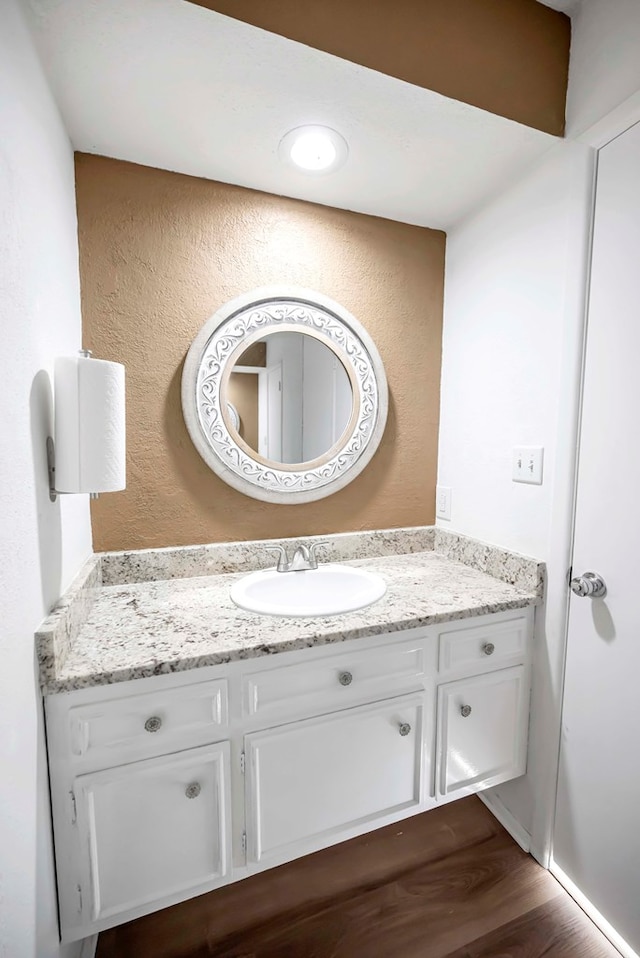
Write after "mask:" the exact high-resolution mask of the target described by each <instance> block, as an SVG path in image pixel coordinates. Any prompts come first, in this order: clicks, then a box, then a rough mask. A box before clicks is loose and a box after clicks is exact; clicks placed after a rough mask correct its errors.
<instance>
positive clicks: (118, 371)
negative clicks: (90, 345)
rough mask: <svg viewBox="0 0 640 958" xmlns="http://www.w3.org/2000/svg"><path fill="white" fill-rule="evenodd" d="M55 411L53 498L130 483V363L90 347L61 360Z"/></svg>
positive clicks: (50, 447) (50, 441)
mask: <svg viewBox="0 0 640 958" xmlns="http://www.w3.org/2000/svg"><path fill="white" fill-rule="evenodd" d="M54 413H55V415H54V419H55V426H54V430H53V432H54V436H55V438H54V436H47V470H48V474H49V499H50V500H51V502H55V501H56V499H57V498H58V496H59V495H65V494H69V493H71V494H72V493H88V494H89V496H90V497H91V498H92V499H97V498H98V496H99V495H100V493H102V492H117V491H119V490H121V489H124V488H126V463H125V454H126V448H125V447H126V442H125V438H126V428H125V390H124V366H123V365H122V364H121V363H113V362H106V361H104V360H100V359H93V358H92V354H91V351H90V350H88V349H81V350H80V351H79V353H78V355H77V356H74V357H60V358H58V359H56V361H55V372H54ZM58 486H59V487H60V488H58Z"/></svg>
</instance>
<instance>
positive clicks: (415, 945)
mask: <svg viewBox="0 0 640 958" xmlns="http://www.w3.org/2000/svg"><path fill="white" fill-rule="evenodd" d="M542 956H544V958H619V954H618V952H617V951H616V950H615V949H614V948H613V947H612V946H611V945H610V944H609V943H608V942H607V940H606V939H605V938H604V937H603V936H602V935H601V934H600V932H599V931H598V930H597V929H596V928H595V927H594V925H593V924H592V923H591V922H590V921H589V919H588V918H587V917H586V916H585V915H584V913H583V912H582V911H581V910H580V908H578V906H577V905H576V904H575V903H574V902H573V901H572V899H571V898H570V897H569V896H568V895H567V894H566V893H565V892H564V891H563V889H562V888H561V887H560V885H558V883H557V882H556V881H555V879H554V878H552V876H551V875H549V873H548V872H546V871H545V870H544V869H543V868H541V867H540V866H539V865H538V864H537V863H536V862H535V861H534V860H533V859H532V858H531V857H530V856H529V855H526V854H525V853H524V852H523V851H522V850H521V849H520V848H519V846H518V845H516V843H515V842H514V841H513V840H512V839H511V837H510V836H509V835H508V834H507V832H506V831H505V830H504V829H503V828H502V826H501V825H500V824H499V823H498V822H497V821H496V820H495V819H494V817H493V816H492V815H491V814H490V812H489V811H488V810H487V809H486V808H485V806H484V805H483V804H482V803H481V802H480V800H479V799H478V798H476V797H472V798H467V799H463V800H462V801H458V802H453V803H452V804H450V805H445V806H443V807H442V808H437V809H434V810H433V811H430V812H427V813H425V814H423V815H418V816H415V817H414V818H409V819H407V820H405V821H404V822H400V823H398V824H397V825H391V826H388V827H387V828H382V829H379V830H378V831H376V832H371V833H369V834H368V835H363V836H361V837H360V838H355V839H353V840H352V841H350V842H344V843H343V844H341V845H336V846H334V847H333V848H328V849H325V850H324V851H321V852H316V854H315V855H308V856H307V857H305V858H302V859H299V860H298V861H295V862H291V863H290V864H288V865H282V866H281V867H279V868H274V869H271V870H270V871H268V872H264V873H262V874H260V875H256V876H253V877H252V878H248V879H245V880H244V881H241V882H236V883H235V884H233V885H228V886H226V887H225V888H220V889H218V890H217V891H214V892H210V893H209V894H207V895H201V896H200V897H198V898H194V899H192V900H191V901H187V902H183V903H182V904H180V905H174V906H173V907H171V908H166V909H164V910H163V911H160V912H156V913H155V914H153V915H147V916H146V917H144V918H139V919H137V920H136V921H132V922H129V923H128V924H126V925H121V926H120V927H118V928H113V929H111V930H109V931H106V932H103V933H102V934H101V935H100V938H99V941H98V950H97V956H96V958H542Z"/></svg>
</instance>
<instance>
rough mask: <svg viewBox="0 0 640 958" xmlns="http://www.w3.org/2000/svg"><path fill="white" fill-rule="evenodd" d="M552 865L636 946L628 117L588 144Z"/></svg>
mask: <svg viewBox="0 0 640 958" xmlns="http://www.w3.org/2000/svg"><path fill="white" fill-rule="evenodd" d="M588 323H589V325H588V336H587V353H586V367H585V391H584V401H583V413H582V435H581V440H580V464H579V476H578V495H577V513H576V530H575V540H574V551H573V575H574V577H577V576H579V575H582V574H583V573H585V572H596V573H600V575H601V576H602V577H603V579H604V580H605V583H606V586H607V590H608V591H607V594H606V596H605V597H604V598H595V599H594V598H588V597H583V598H580V597H578V596H577V595H574V594H572V596H571V600H570V613H569V640H568V653H567V668H566V687H565V695H564V709H563V723H562V743H561V757H560V769H559V783H558V798H557V814H556V824H555V835H554V851H553V863H552V868H557V867H558V866H559V868H560V869H561V870H562V872H564V873H565V874H566V875H567V876H568V878H569V879H570V880H571V881H572V882H573V883H575V885H576V886H577V887H578V889H579V891H580V892H581V893H582V894H583V895H585V896H586V898H587V899H588V900H589V901H590V902H591V904H592V905H593V906H594V907H595V908H596V909H597V910H598V911H599V912H600V913H601V915H602V916H603V917H604V918H605V920H606V921H608V922H610V923H611V925H612V926H613V927H614V929H616V931H617V932H618V933H619V934H620V935H621V936H622V937H623V939H625V940H626V942H627V943H628V944H629V945H631V947H632V948H633V949H634V950H635V951H636V952H639V953H640V694H639V691H638V684H639V681H640V595H639V594H638V592H637V591H636V590H637V589H638V574H637V572H636V565H637V562H638V547H639V543H640V125H637V126H635V127H633V128H632V129H631V130H629V131H627V132H626V133H625V134H623V135H622V136H620V137H619V138H618V139H616V140H614V141H613V142H611V143H610V144H608V145H607V146H606V147H605V148H604V149H603V150H601V152H600V159H599V168H598V187H597V199H596V215H595V232H594V250H593V267H592V280H591V292H590V304H589V320H588Z"/></svg>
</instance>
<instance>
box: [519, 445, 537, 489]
mask: <svg viewBox="0 0 640 958" xmlns="http://www.w3.org/2000/svg"><path fill="white" fill-rule="evenodd" d="M543 456H544V449H543V447H542V446H514V449H513V473H512V478H513V481H514V482H530V483H532V484H533V485H535V486H540V485H542V460H543Z"/></svg>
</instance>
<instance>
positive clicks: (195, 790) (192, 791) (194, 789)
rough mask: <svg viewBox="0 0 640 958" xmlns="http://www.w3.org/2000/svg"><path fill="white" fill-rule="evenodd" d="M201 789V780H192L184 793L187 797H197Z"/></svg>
mask: <svg viewBox="0 0 640 958" xmlns="http://www.w3.org/2000/svg"><path fill="white" fill-rule="evenodd" d="M201 791H202V789H201V786H200V782H191V784H190V785H187V787H186V788H185V790H184V794H185V795H186V796H187V798H197V797H198V795H199V794H200V792H201Z"/></svg>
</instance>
